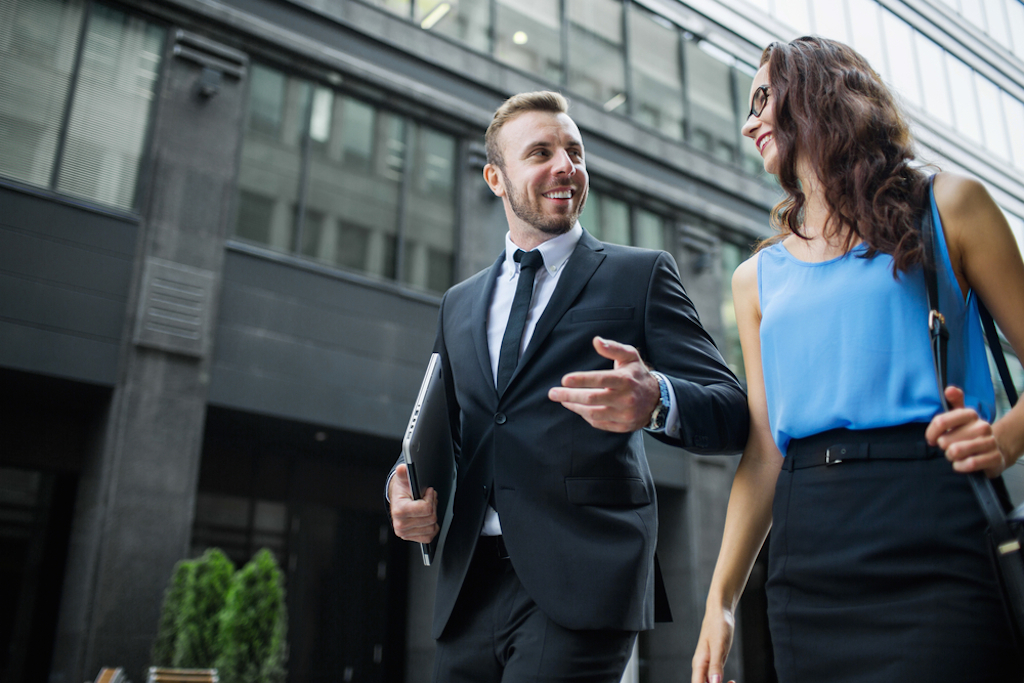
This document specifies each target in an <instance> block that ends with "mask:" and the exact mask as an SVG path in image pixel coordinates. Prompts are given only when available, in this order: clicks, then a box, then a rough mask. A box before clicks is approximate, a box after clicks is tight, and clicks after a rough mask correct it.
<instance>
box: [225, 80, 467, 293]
mask: <svg viewBox="0 0 1024 683" xmlns="http://www.w3.org/2000/svg"><path fill="white" fill-rule="evenodd" d="M252 71H253V77H252V78H253V83H252V87H251V90H250V103H249V104H250V107H249V118H248V125H247V128H246V131H245V135H244V142H243V147H242V162H241V167H240V169H239V194H238V211H237V222H236V225H235V236H236V237H238V238H241V239H244V240H247V241H251V242H254V243H257V244H261V245H264V246H267V247H269V248H271V249H275V250H277V251H282V252H286V253H295V254H298V255H301V256H303V257H306V258H309V259H312V260H315V261H318V262H320V263H323V264H325V265H328V266H332V267H338V268H345V269H348V270H354V271H358V272H361V273H365V274H368V275H371V276H374V277H377V278H381V279H387V280H399V281H401V282H404V283H406V284H409V285H412V286H414V287H417V288H420V289H425V290H429V291H434V292H442V291H444V290H445V289H447V288H448V287H449V286H451V284H452V281H453V277H454V272H455V269H454V256H455V224H456V213H455V180H454V174H455V163H456V153H457V147H458V145H457V143H456V140H455V139H454V138H453V137H452V136H450V135H447V134H444V133H442V132H440V131H437V130H435V129H433V128H430V127H428V126H424V125H422V124H419V123H418V122H414V121H411V120H409V119H408V118H406V117H404V116H401V115H399V114H397V113H394V112H391V111H388V110H384V109H381V108H379V107H377V106H375V105H373V104H371V103H369V102H365V101H363V100H360V99H357V98H355V97H352V96H350V95H348V94H346V93H342V92H336V91H334V90H333V89H331V88H327V87H325V86H321V85H315V84H313V83H311V82H309V81H307V80H304V79H302V78H298V77H295V76H288V75H285V74H283V73H281V72H280V71H277V70H275V69H271V68H269V67H266V66H263V65H258V64H257V65H254V66H253V70H252ZM271 122H273V125H271ZM410 150H411V151H410Z"/></svg>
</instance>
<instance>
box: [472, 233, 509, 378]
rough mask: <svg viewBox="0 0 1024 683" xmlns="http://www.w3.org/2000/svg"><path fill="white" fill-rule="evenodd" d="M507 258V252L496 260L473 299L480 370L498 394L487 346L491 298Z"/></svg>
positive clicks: (474, 341)
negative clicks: (502, 265)
mask: <svg viewBox="0 0 1024 683" xmlns="http://www.w3.org/2000/svg"><path fill="white" fill-rule="evenodd" d="M504 260H505V252H504V251H503V252H501V256H499V257H498V260H497V261H495V262H494V265H493V266H491V268H490V270H489V271H488V272H487V282H486V283H485V285H484V286H483V287H481V288H480V291H479V293H478V294H477V296H476V299H474V300H473V310H472V315H471V317H470V320H471V321H473V323H472V325H473V347H474V348H475V349H476V356H477V359H478V360H479V361H480V371H481V372H482V373H483V375H484V381H485V382H486V383H487V385H488V386H490V387H491V389H492V390H493V391H494V392H495V394H497V392H498V390H497V389H495V388H494V372H493V371H492V370H491V352H490V349H489V348H488V346H487V318H488V317H489V314H490V309H491V298H492V297H493V296H494V287H495V284H496V283H497V281H498V273H500V272H501V264H502V262H503V261H504Z"/></svg>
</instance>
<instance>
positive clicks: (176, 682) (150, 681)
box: [146, 666, 220, 683]
mask: <svg viewBox="0 0 1024 683" xmlns="http://www.w3.org/2000/svg"><path fill="white" fill-rule="evenodd" d="M218 681H220V678H218V677H217V670H216V669H163V668H160V667H157V666H151V667H150V668H149V676H148V678H147V679H146V683H218Z"/></svg>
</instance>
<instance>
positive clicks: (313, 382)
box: [210, 250, 437, 456]
mask: <svg viewBox="0 0 1024 683" xmlns="http://www.w3.org/2000/svg"><path fill="white" fill-rule="evenodd" d="M436 323H437V299H436V298H432V297H427V296H423V297H415V296H413V295H408V294H400V293H398V292H397V291H396V292H391V291H388V290H387V288H384V287H379V286H375V285H371V284H363V283H361V282H360V279H359V278H357V277H355V276H353V277H351V278H348V277H345V276H342V275H339V274H336V273H330V272H319V271H318V270H317V269H315V268H313V267H296V266H295V265H292V264H290V263H283V262H282V263H279V262H277V261H275V260H273V259H271V258H266V257H263V256H260V255H253V254H247V253H243V252H240V251H235V250H229V251H228V253H227V257H226V259H225V264H224V284H223V290H222V297H221V302H220V315H219V318H218V321H217V330H216V337H215V339H216V342H215V345H214V353H213V367H212V370H211V378H210V379H211V381H210V404H211V405H217V406H223V407H229V408H235V409H238V410H243V411H247V412H253V413H260V414H269V415H275V416H278V417H285V418H289V419H294V420H300V421H303V422H309V423H314V424H322V425H325V426H330V427H336V428H340V429H348V430H352V431H355V432H360V433H367V434H376V435H383V436H390V437H397V436H399V435H401V433H402V431H403V430H404V429H405V425H406V422H407V421H408V419H409V411H410V410H411V409H412V404H413V401H414V400H415V398H416V391H417V390H418V389H419V385H420V380H421V378H422V376H423V369H424V368H425V367H426V363H427V359H428V358H429V356H430V350H431V348H432V347H433V343H434V328H435V325H436ZM396 456H397V453H396Z"/></svg>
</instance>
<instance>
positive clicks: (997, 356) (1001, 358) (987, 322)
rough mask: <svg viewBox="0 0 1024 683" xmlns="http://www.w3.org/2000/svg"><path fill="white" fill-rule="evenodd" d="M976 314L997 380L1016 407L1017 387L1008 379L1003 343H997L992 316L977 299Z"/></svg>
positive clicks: (1008, 373) (1008, 369)
mask: <svg viewBox="0 0 1024 683" xmlns="http://www.w3.org/2000/svg"><path fill="white" fill-rule="evenodd" d="M978 314H979V315H980V316H981V326H982V327H984V328H985V338H986V339H988V348H989V349H990V350H991V351H992V358H993V360H995V362H996V369H998V370H999V379H1001V380H1002V381H1003V389H1004V390H1005V391H1006V398H1008V399H1009V400H1010V405H1011V406H1015V405H1017V387H1015V386H1013V378H1012V377H1010V368H1009V367H1007V365H1006V354H1005V353H1003V343H1002V342H1001V341H999V333H998V332H996V324H995V322H994V321H993V320H992V314H991V313H989V312H988V309H987V308H985V303H984V302H983V301H982V300H981V299H980V298H979V299H978Z"/></svg>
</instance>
